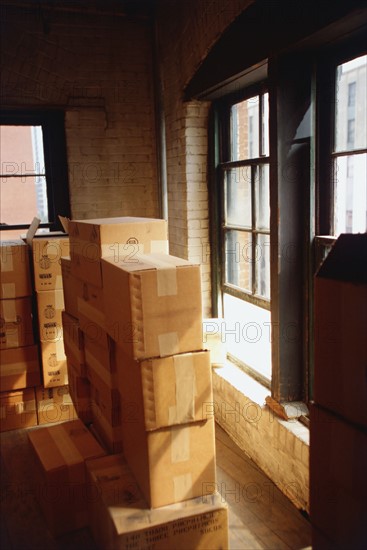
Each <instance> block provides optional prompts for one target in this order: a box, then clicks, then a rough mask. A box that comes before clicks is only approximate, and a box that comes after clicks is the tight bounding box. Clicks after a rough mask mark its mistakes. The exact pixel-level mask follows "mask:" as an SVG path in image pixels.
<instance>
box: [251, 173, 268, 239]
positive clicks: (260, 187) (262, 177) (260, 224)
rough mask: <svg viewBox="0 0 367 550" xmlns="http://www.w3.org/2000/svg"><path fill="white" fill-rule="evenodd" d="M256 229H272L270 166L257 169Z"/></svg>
mask: <svg viewBox="0 0 367 550" xmlns="http://www.w3.org/2000/svg"><path fill="white" fill-rule="evenodd" d="M255 192H256V228H257V229H269V228H270V197H269V165H268V164H264V165H261V166H258V167H257V169H256V185H255Z"/></svg>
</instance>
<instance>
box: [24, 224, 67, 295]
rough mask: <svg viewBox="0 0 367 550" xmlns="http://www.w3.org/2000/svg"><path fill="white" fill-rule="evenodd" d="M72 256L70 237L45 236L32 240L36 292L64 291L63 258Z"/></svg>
mask: <svg viewBox="0 0 367 550" xmlns="http://www.w3.org/2000/svg"><path fill="white" fill-rule="evenodd" d="M62 256H70V246H69V237H68V236H67V235H65V236H60V235H59V234H57V235H55V236H52V235H51V234H47V235H46V234H45V236H42V237H41V236H39V237H36V238H33V240H32V258H33V269H34V285H35V289H36V292H40V291H43V290H57V289H59V290H60V289H62V274H61V258H62Z"/></svg>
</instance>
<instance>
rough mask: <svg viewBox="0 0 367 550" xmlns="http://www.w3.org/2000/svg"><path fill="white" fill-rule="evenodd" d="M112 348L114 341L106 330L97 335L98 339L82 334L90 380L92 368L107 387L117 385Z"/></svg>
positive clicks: (113, 347)
mask: <svg viewBox="0 0 367 550" xmlns="http://www.w3.org/2000/svg"><path fill="white" fill-rule="evenodd" d="M114 349H115V345H114V342H113V341H112V340H111V338H110V337H109V335H108V334H107V333H106V332H104V333H103V334H101V335H99V337H98V339H94V338H89V337H88V336H87V335H86V334H84V353H85V362H86V365H87V371H88V373H89V376H90V378H91V381H92V377H93V372H90V371H91V370H92V371H94V372H95V373H96V374H97V375H98V376H99V378H100V379H101V380H103V381H104V382H105V384H106V385H107V386H108V387H109V388H114V387H117V386H118V379H117V374H116V361H115V359H114ZM88 373H87V376H88Z"/></svg>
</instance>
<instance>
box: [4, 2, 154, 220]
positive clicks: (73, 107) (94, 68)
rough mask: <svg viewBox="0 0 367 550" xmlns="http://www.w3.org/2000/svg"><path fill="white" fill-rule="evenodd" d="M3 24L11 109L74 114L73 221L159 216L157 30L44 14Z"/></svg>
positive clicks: (132, 21)
mask: <svg viewBox="0 0 367 550" xmlns="http://www.w3.org/2000/svg"><path fill="white" fill-rule="evenodd" d="M2 21H3V26H2V68H1V70H2V77H1V103H2V106H3V107H5V106H6V105H8V106H11V107H13V106H22V107H29V108H33V107H36V108H39V107H45V108H54V107H60V108H63V109H65V110H66V141H67V155H68V165H69V186H70V199H71V212H72V216H73V217H74V218H92V217H108V216H121V215H132V216H136V215H138V216H153V217H155V216H158V213H159V208H158V193H157V173H156V172H157V168H156V144H155V122H154V98H153V78H152V23H151V21H150V20H148V19H144V18H127V17H123V16H121V15H118V14H116V16H114V15H113V14H112V15H108V14H99V15H93V14H83V15H81V14H80V13H77V12H75V11H69V12H68V11H63V10H58V9H56V10H53V9H44V10H42V9H37V7H36V6H34V8H32V9H31V8H25V9H22V10H21V9H15V8H9V7H3V9H2Z"/></svg>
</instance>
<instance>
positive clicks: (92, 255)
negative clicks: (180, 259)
mask: <svg viewBox="0 0 367 550" xmlns="http://www.w3.org/2000/svg"><path fill="white" fill-rule="evenodd" d="M69 235H70V248H71V259H72V267H71V269H72V273H73V274H74V275H75V276H76V277H78V278H79V279H82V280H85V281H88V282H90V283H92V284H94V285H96V286H99V287H102V286H103V283H102V272H101V264H100V259H101V258H105V257H106V256H114V257H115V259H116V260H118V261H121V262H128V263H130V262H136V261H137V259H138V257H139V255H140V254H147V253H148V254H149V253H152V252H161V253H163V254H165V253H167V252H168V240H167V222H166V221H165V220H160V219H152V218H134V217H122V218H101V219H94V220H70V221H69Z"/></svg>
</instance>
